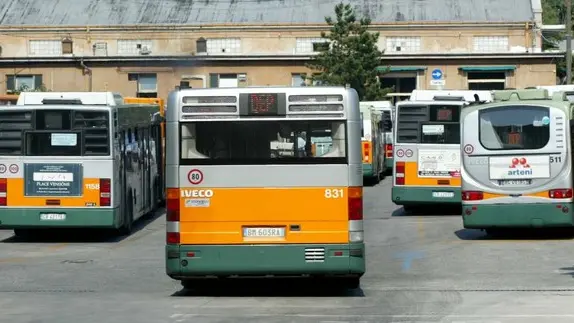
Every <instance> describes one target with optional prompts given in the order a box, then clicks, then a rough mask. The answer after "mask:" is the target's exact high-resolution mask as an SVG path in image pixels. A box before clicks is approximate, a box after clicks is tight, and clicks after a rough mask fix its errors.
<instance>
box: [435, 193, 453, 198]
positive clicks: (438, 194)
mask: <svg viewBox="0 0 574 323" xmlns="http://www.w3.org/2000/svg"><path fill="white" fill-rule="evenodd" d="M432 197H438V198H451V197H454V192H432Z"/></svg>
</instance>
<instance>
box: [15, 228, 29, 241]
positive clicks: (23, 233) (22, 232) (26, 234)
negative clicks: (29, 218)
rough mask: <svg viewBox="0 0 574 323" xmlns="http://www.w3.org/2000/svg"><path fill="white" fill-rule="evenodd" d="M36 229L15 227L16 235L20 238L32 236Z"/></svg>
mask: <svg viewBox="0 0 574 323" xmlns="http://www.w3.org/2000/svg"><path fill="white" fill-rule="evenodd" d="M33 233H34V231H32V230H28V229H14V235H15V236H16V237H18V238H22V239H24V238H31V237H32V236H33Z"/></svg>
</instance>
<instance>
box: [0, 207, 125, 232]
mask: <svg viewBox="0 0 574 323" xmlns="http://www.w3.org/2000/svg"><path fill="white" fill-rule="evenodd" d="M50 213H51V214H57V216H51V218H50V219H42V216H41V214H50ZM61 214H64V215H63V216H62V215H61ZM119 215H120V212H119V208H10V207H8V208H0V229H35V228H38V229H39V228H74V227H82V228H118V227H119V226H120V224H121V219H120V217H119Z"/></svg>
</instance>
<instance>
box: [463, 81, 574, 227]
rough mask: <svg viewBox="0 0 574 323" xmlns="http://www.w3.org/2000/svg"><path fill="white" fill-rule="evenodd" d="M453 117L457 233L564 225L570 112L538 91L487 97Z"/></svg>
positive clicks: (568, 208) (568, 200)
mask: <svg viewBox="0 0 574 323" xmlns="http://www.w3.org/2000/svg"><path fill="white" fill-rule="evenodd" d="M494 99H495V102H493V103H490V104H484V105H481V106H476V107H469V108H467V109H464V111H463V113H462V115H461V125H462V126H461V132H462V134H463V135H462V144H461V147H462V148H461V151H462V152H461V154H462V156H463V158H462V205H463V223H464V227H465V228H476V229H485V230H487V231H488V230H496V229H499V228H513V227H515V228H520V227H522V228H537V227H559V226H564V227H570V226H572V225H574V217H573V212H572V211H573V210H572V207H573V205H572V180H573V178H572V149H571V145H572V140H571V138H572V137H571V135H572V117H573V106H572V104H571V103H570V102H569V100H568V98H567V96H566V94H565V93H562V92H557V93H555V94H554V96H553V97H549V95H548V92H547V90H545V89H533V90H505V91H495V92H494Z"/></svg>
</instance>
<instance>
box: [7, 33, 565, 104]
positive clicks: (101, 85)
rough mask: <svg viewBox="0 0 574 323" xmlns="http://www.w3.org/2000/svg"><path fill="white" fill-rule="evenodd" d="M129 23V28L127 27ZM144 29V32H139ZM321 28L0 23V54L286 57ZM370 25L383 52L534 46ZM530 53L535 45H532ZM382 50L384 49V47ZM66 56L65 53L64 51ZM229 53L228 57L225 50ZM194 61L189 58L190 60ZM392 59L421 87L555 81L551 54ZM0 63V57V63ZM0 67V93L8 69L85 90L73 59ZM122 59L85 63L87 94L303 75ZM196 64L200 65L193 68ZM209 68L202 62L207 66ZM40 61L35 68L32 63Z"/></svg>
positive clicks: (275, 81)
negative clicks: (391, 46) (398, 42)
mask: <svg viewBox="0 0 574 323" xmlns="http://www.w3.org/2000/svg"><path fill="white" fill-rule="evenodd" d="M130 28H131V29H130ZM146 28H147V29H146ZM321 28H323V27H318V26H308V27H307V28H306V27H302V26H299V27H291V26H267V27H245V26H243V27H240V26H228V27H222V26H220V27H213V26H212V27H209V26H207V27H205V28H203V27H202V28H201V29H199V28H197V27H195V28H193V27H181V28H180V27H178V29H177V30H173V29H171V30H170V29H168V28H167V27H155V28H154V30H153V31H152V30H150V29H149V28H148V27H137V28H133V27H126V28H124V29H122V30H118V28H112V27H107V28H106V27H97V28H93V27H85V28H80V27H74V28H72V27H70V28H68V29H63V28H59V29H58V28H51V29H50V30H48V29H47V27H46V28H42V27H30V28H29V29H28V30H27V31H22V30H21V29H16V28H10V27H2V26H0V46H2V53H1V56H2V57H4V58H9V57H27V56H28V51H29V48H28V47H29V43H28V40H39V39H51V40H61V39H62V38H64V37H68V38H71V39H72V40H73V47H74V55H73V56H74V57H76V58H80V57H89V56H93V50H92V46H93V45H94V44H95V43H99V42H106V43H107V51H108V55H109V56H116V55H117V40H119V39H139V40H152V42H153V45H152V53H151V54H150V55H148V56H150V57H149V58H153V56H154V55H185V56H188V57H189V56H192V55H194V54H195V51H196V40H197V39H198V38H200V37H204V38H208V39H209V38H240V39H241V53H242V54H243V55H254V54H266V55H292V54H295V53H296V51H295V48H296V38H297V37H319V36H320V31H321ZM373 30H376V31H378V32H380V35H381V36H380V39H379V47H380V48H381V49H385V47H386V39H387V37H394V36H397V37H406V36H419V37H420V38H421V51H420V52H419V53H432V54H444V53H469V52H472V51H473V37H474V36H489V35H490V36H508V37H509V49H508V51H509V52H523V53H524V52H525V51H527V49H528V51H532V50H533V49H532V48H531V47H532V44H533V43H536V40H535V39H534V36H533V35H534V34H533V33H532V30H531V28H530V26H529V25H527V24H524V25H521V24H515V25H513V26H511V25H508V24H507V25H497V26H495V25H494V24H493V25H489V24H483V25H480V26H479V25H472V24H466V25H465V26H461V25H458V26H456V25H448V24H443V25H438V24H427V25H424V26H423V25H418V26H414V25H401V24H394V25H376V26H374V27H373ZM534 51H536V49H534ZM387 53H389V52H387ZM70 56H72V55H70ZM230 56H231V55H230ZM192 60H193V59H192ZM399 60H400V61H395V60H393V61H392V62H391V63H392V65H393V66H425V67H427V68H426V70H425V71H420V72H419V73H418V75H419V76H418V86H419V88H421V89H425V88H431V86H430V80H431V76H430V73H431V71H432V70H433V69H434V68H441V70H442V71H443V73H444V76H445V79H446V86H445V88H447V89H464V88H466V87H467V82H466V75H465V73H462V72H460V71H459V69H458V67H459V66H463V65H482V64H484V65H516V66H517V69H516V71H514V72H510V73H508V76H507V86H508V87H517V88H521V87H526V86H534V85H553V84H555V77H556V72H555V65H554V63H553V62H552V61H551V59H550V58H549V59H529V60H521V61H520V60H519V61H516V60H512V61H508V60H507V61H500V60H490V61H488V60H483V61H477V60H476V59H468V60H456V61H447V60H436V59H435V60H427V61H415V60H406V59H399ZM0 63H1V60H0ZM2 64H3V65H2V66H0V93H6V90H7V89H6V75H14V74H19V75H23V74H42V75H43V83H44V84H45V85H46V87H47V88H48V89H50V90H53V91H72V90H76V91H87V90H89V89H90V82H89V76H88V75H84V74H83V73H82V70H81V69H79V65H78V64H79V63H75V64H74V63H67V65H65V64H64V65H61V66H59V67H33V68H32V67H29V66H31V65H22V64H20V65H18V66H15V67H12V66H10V67H6V66H9V65H7V64H6V63H2ZM120 64H121V63H112V62H110V63H107V64H104V65H102V64H101V65H100V66H108V67H93V66H92V67H91V68H92V71H93V73H92V90H93V91H117V92H120V93H122V94H123V95H125V96H135V95H136V92H137V82H135V81H128V73H156V74H157V81H158V95H159V96H160V97H165V96H166V95H167V93H168V91H169V90H170V89H172V88H173V87H174V86H176V85H178V84H179V81H180V80H181V79H182V77H184V76H190V75H193V76H203V77H204V78H205V82H206V83H207V85H208V86H209V74H210V73H245V74H246V76H247V81H246V82H243V83H242V84H241V85H263V86H265V85H290V84H291V74H292V73H305V72H308V69H307V68H306V67H305V66H304V63H303V62H300V61H299V62H286V61H275V62H265V61H259V62H252V61H235V62H233V61H231V59H230V60H229V61H227V62H213V61H212V62H203V63H195V62H193V61H192V62H190V63H186V64H183V63H181V64H177V63H161V62H153V59H152V60H150V63H149V65H148V66H147V67H135V66H128V65H126V64H123V65H122V66H121V67H119V65H120ZM199 64H202V65H199ZM207 65H209V66H207ZM38 66H41V65H38ZM191 85H192V86H193V87H202V86H203V82H202V81H201V80H197V79H196V80H192V81H191Z"/></svg>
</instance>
